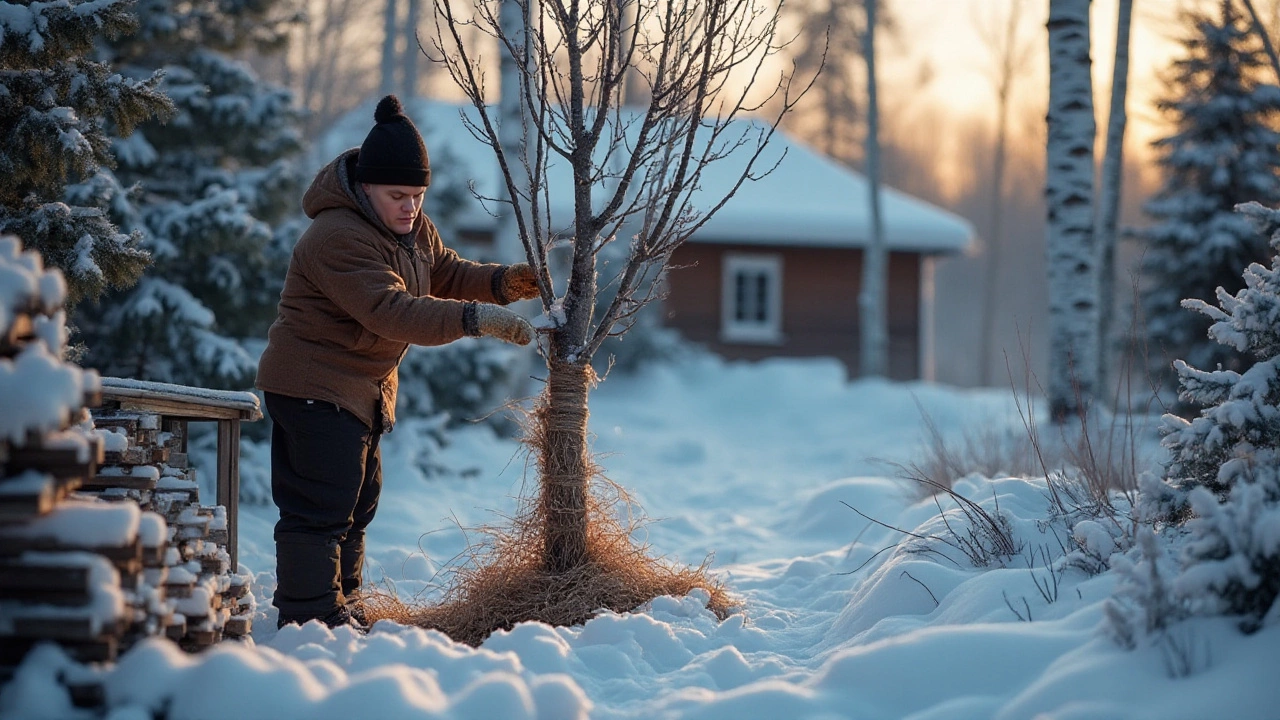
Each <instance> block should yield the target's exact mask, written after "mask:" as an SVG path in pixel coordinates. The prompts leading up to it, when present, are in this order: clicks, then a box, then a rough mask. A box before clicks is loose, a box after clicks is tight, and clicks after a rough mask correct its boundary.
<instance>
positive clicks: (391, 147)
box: [355, 95, 431, 187]
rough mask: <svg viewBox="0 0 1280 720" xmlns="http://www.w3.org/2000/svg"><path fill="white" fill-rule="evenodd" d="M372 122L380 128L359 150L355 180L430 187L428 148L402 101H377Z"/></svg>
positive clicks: (366, 138)
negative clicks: (405, 111)
mask: <svg viewBox="0 0 1280 720" xmlns="http://www.w3.org/2000/svg"><path fill="white" fill-rule="evenodd" d="M373 119H374V120H375V121H376V122H377V124H376V125H374V126H373V129H372V130H370V131H369V134H368V135H367V136H365V139H364V144H363V145H361V146H360V159H359V160H358V161H357V162H356V171H355V179H356V180H357V181H359V182H366V183H372V184H374V185H408V186H410V187H426V186H428V185H430V184H431V163H430V162H429V161H428V160H427V148H426V146H425V145H423V144H422V136H421V135H419V134H418V128H416V127H414V126H413V121H412V120H410V119H409V117H408V116H407V115H405V114H404V107H403V106H401V105H400V99H399V98H397V97H396V96H395V95H388V96H386V97H384V98H382V100H380V101H378V109H377V110H375V111H374V112H373Z"/></svg>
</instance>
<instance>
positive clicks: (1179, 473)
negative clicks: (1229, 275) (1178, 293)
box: [1143, 203, 1280, 630]
mask: <svg viewBox="0 0 1280 720" xmlns="http://www.w3.org/2000/svg"><path fill="white" fill-rule="evenodd" d="M1239 210H1240V212H1241V213H1242V214H1243V215H1247V216H1249V217H1250V218H1253V219H1255V220H1257V221H1259V222H1260V224H1261V225H1262V226H1263V228H1264V229H1265V230H1266V231H1268V232H1269V233H1270V237H1271V246H1272V247H1273V248H1274V250H1275V252H1276V253H1277V255H1276V257H1274V258H1273V259H1272V263H1271V267H1270V268H1266V267H1263V266H1261V265H1258V264H1256V263H1255V264H1253V265H1250V266H1249V268H1248V269H1247V270H1245V272H1244V282H1245V288H1244V289H1243V290H1240V291H1239V292H1237V293H1236V294H1234V295H1232V294H1229V293H1228V292H1227V291H1225V290H1223V289H1222V288H1219V289H1218V292H1217V296H1218V306H1216V307H1215V306H1213V305H1210V304H1208V303H1206V302H1203V301H1201V300H1187V301H1185V302H1184V304H1185V306H1186V307H1188V308H1191V309H1194V310H1198V311H1199V312H1201V313H1203V314H1205V315H1207V316H1209V318H1210V319H1211V320H1213V325H1212V326H1211V327H1210V328H1209V335H1210V337H1212V338H1213V339H1214V340H1216V341H1218V342H1219V343H1221V344H1222V345H1223V346H1226V347H1228V348H1231V349H1232V350H1233V351H1234V352H1236V353H1238V355H1239V358H1240V360H1239V365H1240V366H1241V367H1242V370H1243V372H1236V371H1234V370H1214V371H1204V370H1198V369H1196V368H1194V367H1192V366H1190V365H1188V364H1187V363H1184V362H1181V361H1179V362H1178V363H1177V371H1178V376H1179V380H1180V382H1181V397H1182V399H1183V400H1184V401H1186V402H1188V403H1195V404H1198V405H1202V406H1205V408H1204V410H1202V411H1201V412H1200V414H1199V417H1196V418H1195V419H1193V420H1190V421H1188V420H1184V419H1182V418H1179V417H1176V416H1173V415H1167V416H1165V425H1164V432H1165V438H1164V445H1165V447H1166V448H1168V450H1169V451H1170V459H1169V461H1168V464H1167V466H1166V468H1165V470H1166V473H1165V475H1166V477H1165V480H1164V482H1162V483H1159V482H1151V481H1148V482H1146V483H1144V488H1143V491H1144V504H1143V509H1144V512H1145V514H1146V515H1147V516H1148V517H1149V518H1153V519H1162V520H1165V521H1172V522H1182V521H1185V524H1186V529H1187V531H1188V533H1189V537H1188V539H1187V544H1186V546H1185V548H1184V550H1183V557H1182V562H1183V568H1182V572H1181V574H1180V575H1179V576H1178V578H1177V579H1176V581H1175V583H1174V588H1175V590H1176V592H1177V594H1178V595H1179V596H1181V597H1183V598H1186V599H1187V601H1188V602H1189V603H1191V606H1192V609H1193V610H1195V611H1197V612H1201V613H1210V614H1229V615H1239V616H1241V617H1242V626H1243V627H1244V628H1245V629H1246V630H1254V629H1257V628H1259V627H1261V626H1262V625H1264V624H1269V623H1273V622H1275V621H1276V620H1277V619H1280V609H1277V608H1278V607H1280V606H1278V605H1277V603H1276V598H1277V595H1280V212H1277V211H1275V210H1269V209H1267V208H1264V207H1262V206H1261V205H1258V204H1257V203H1249V204H1247V205H1241V206H1240V207H1239ZM1250 363H1251V364H1250Z"/></svg>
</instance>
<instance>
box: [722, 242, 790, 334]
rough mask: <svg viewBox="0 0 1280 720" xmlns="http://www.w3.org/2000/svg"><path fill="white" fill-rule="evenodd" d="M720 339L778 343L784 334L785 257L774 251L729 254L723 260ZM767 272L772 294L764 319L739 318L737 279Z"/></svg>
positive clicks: (765, 309) (769, 296)
mask: <svg viewBox="0 0 1280 720" xmlns="http://www.w3.org/2000/svg"><path fill="white" fill-rule="evenodd" d="M721 267H722V274H721V282H720V288H721V292H720V339H721V340H722V341H724V342H731V343H744V344H755V345H778V344H781V343H782V341H783V336H782V256H781V255H778V254H774V253H725V254H724V259H723V260H722V263H721ZM743 272H746V273H751V274H754V275H760V274H763V275H764V276H765V277H766V278H767V286H766V287H767V288H768V292H767V295H768V297H767V298H766V301H765V302H766V304H765V308H764V311H765V316H764V320H763V321H757V320H740V319H738V294H737V287H738V283H737V278H738V275H739V274H740V273H743Z"/></svg>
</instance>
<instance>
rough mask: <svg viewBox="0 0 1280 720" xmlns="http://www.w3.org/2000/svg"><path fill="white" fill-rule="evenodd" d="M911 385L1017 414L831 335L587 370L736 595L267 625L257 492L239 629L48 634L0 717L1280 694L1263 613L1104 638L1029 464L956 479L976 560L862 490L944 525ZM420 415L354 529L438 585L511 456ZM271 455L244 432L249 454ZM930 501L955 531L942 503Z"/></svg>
mask: <svg viewBox="0 0 1280 720" xmlns="http://www.w3.org/2000/svg"><path fill="white" fill-rule="evenodd" d="M917 402H918V403H919V405H920V406H921V407H923V408H924V410H925V411H926V412H928V413H929V415H930V416H931V417H932V418H933V420H934V421H935V422H936V423H937V425H938V427H939V428H940V429H941V430H942V431H943V433H944V434H946V435H948V436H950V437H959V436H960V435H961V434H962V433H963V432H964V430H965V429H966V428H977V427H994V428H997V429H1007V430H1008V431H1009V432H1011V433H1016V432H1018V431H1019V429H1020V428H1021V421H1020V420H1019V419H1018V416H1017V413H1016V411H1015V408H1014V404H1013V397H1012V395H1011V394H1010V393H1009V392H1007V391H994V390H993V391H968V390H957V389H954V388H948V387H942V386H934V385H928V384H923V383H912V384H894V383H888V382H882V381H858V382H853V383H849V382H846V381H845V380H844V378H843V371H842V370H841V368H840V367H839V366H838V365H836V364H835V363H833V362H827V361H772V362H765V363H759V364H736V363H724V362H722V361H719V360H715V359H711V358H705V357H704V358H699V359H696V360H693V361H689V362H687V363H684V364H681V365H679V366H674V367H661V368H653V369H650V370H648V371H646V372H644V373H643V374H641V375H639V376H634V377H623V376H615V377H612V378H609V379H608V380H607V381H606V382H605V383H603V384H602V385H601V387H600V388H599V389H598V390H597V391H596V392H595V393H594V394H593V395H592V399H591V411H592V414H591V431H592V432H593V433H594V435H595V439H594V447H595V449H596V450H597V451H598V452H599V453H600V454H601V458H600V462H601V464H602V465H603V467H604V468H605V469H606V472H607V474H608V475H609V477H610V478H612V479H613V480H615V481H617V482H619V483H621V484H622V485H624V486H626V487H627V488H628V489H629V490H631V491H632V493H633V494H634V496H635V499H636V500H637V502H638V504H639V505H640V507H642V508H643V509H644V510H645V511H646V512H647V514H648V515H649V516H650V518H651V519H652V520H653V522H652V523H651V524H650V525H649V526H648V535H647V539H648V541H649V542H650V543H651V544H652V546H653V549H654V551H655V552H657V553H660V554H664V555H667V556H669V557H672V558H675V559H678V560H681V561H683V562H688V563H699V562H701V561H702V560H703V558H704V557H706V556H707V555H708V554H712V553H714V557H713V561H712V568H713V570H714V571H715V572H716V573H717V574H718V576H719V577H721V578H722V579H724V580H725V581H726V582H727V583H728V584H729V586H730V588H731V589H732V591H733V592H734V593H735V594H736V595H737V596H738V597H739V598H740V599H741V600H742V605H743V611H742V612H741V613H740V614H737V615H734V616H732V617H730V618H729V619H728V620H726V621H723V622H720V621H717V620H716V618H715V617H714V616H713V615H711V614H710V613H708V612H707V611H705V610H704V609H703V608H702V606H701V604H700V598H698V597H690V598H660V599H658V600H655V601H654V602H653V603H652V604H651V606H650V607H647V608H644V609H643V610H642V611H641V612H637V613H633V614H625V615H616V614H604V615H602V616H600V617H597V618H595V619H593V620H591V621H590V622H588V623H586V624H585V625H584V626H580V627H572V628H551V627H548V626H545V625H537V624H524V625H520V626H518V627H516V628H515V629H514V630H512V631H511V632H506V633H498V634H496V635H494V636H493V637H491V638H490V639H489V640H488V641H487V642H486V643H485V644H484V645H483V646H482V647H481V648H480V649H478V650H477V649H471V648H468V647H465V646H461V645H457V644H454V643H452V642H450V641H449V640H448V639H447V638H445V637H444V636H442V635H440V634H439V633H435V632H426V631H422V630H418V629H415V628H406V627H400V626H397V625H394V624H392V623H387V622H383V623H379V624H378V625H376V626H375V627H374V628H373V629H372V631H371V632H370V633H369V634H368V635H367V636H362V635H359V634H357V633H355V632H354V631H351V630H348V629H345V628H344V629H339V630H337V631H330V630H327V629H325V628H323V627H321V626H319V625H318V624H314V623H313V624H309V625H307V626H305V627H301V628H299V627H288V628H285V629H284V630H281V631H279V632H277V631H276V630H275V629H274V626H275V623H274V610H273V609H272V608H271V607H270V600H269V598H270V594H271V590H272V586H273V577H274V575H273V574H274V558H273V555H272V553H273V547H272V540H271V529H272V523H273V522H274V516H273V512H272V510H271V508H258V507H248V508H246V507H243V506H242V508H241V511H242V515H241V525H240V527H241V542H240V552H241V563H242V565H243V566H244V567H245V568H246V569H247V570H249V571H251V572H252V573H254V575H255V582H254V592H255V595H256V596H257V598H258V601H259V611H260V615H259V617H257V618H256V619H255V629H254V633H253V636H252V641H251V642H247V643H242V644H235V643H223V644H221V645H219V646H216V647H215V648H213V649H212V650H209V651H207V652H205V653H203V654H201V655H198V656H190V655H186V654H184V653H182V652H180V651H178V650H176V649H175V648H174V647H173V646H172V645H171V644H168V643H166V642H163V641H158V640H157V641H150V642H145V643H143V644H141V645H140V646H138V647H136V648H134V649H133V650H131V651H130V652H129V653H127V654H126V655H125V656H124V657H123V658H122V659H121V660H120V662H119V663H118V664H117V665H116V666H114V667H111V668H104V669H94V668H86V667H81V666H76V665H74V664H71V663H68V661H67V660H66V659H65V657H64V656H63V655H62V654H61V652H60V651H58V650H56V649H55V648H52V647H45V648H42V649H40V650H39V651H38V652H36V653H35V654H33V655H32V656H30V657H29V658H28V660H27V661H26V662H25V663H24V664H23V666H22V667H21V668H20V669H19V671H18V674H17V675H16V677H15V678H14V680H12V681H11V682H10V683H9V684H8V685H6V686H5V687H4V688H3V690H0V717H4V718H70V717H76V713H75V710H74V709H73V708H72V707H71V706H70V704H69V700H67V698H66V694H65V692H64V691H63V690H62V689H61V687H60V685H59V684H58V682H59V681H58V678H59V677H64V678H66V679H68V680H71V681H74V680H75V679H76V678H78V677H84V676H89V675H93V674H98V675H100V676H104V677H105V678H106V680H107V688H108V704H109V707H110V708H111V712H112V714H111V715H110V717H112V718H120V719H123V718H142V717H151V715H150V714H149V713H156V714H157V716H163V717H167V718H171V719H173V720H179V719H186V718H226V717H238V718H246V719H252V718H270V719H271V720H285V719H287V718H343V719H344V720H345V719H348V718H352V717H360V718H456V719H459V720H463V719H467V720H470V719H476V720H479V719H484V720H489V719H491V718H513V719H519V718H530V719H532V718H537V719H539V720H561V719H572V718H585V717H591V718H609V719H612V718H644V719H650V718H687V719H691V720H692V719H694V718H700V719H706V720H728V719H734V720H737V719H739V718H760V719H762V720H764V719H769V720H773V719H783V718H786V719H790V718H797V719H798V718H812V719H814V720H817V719H819V718H821V719H823V720H834V719H836V718H859V719H863V718H865V719H876V718H886V719H888V718H915V719H917V720H925V719H926V718H928V719H937V720H942V719H946V720H958V719H963V718H974V719H975V720H976V719H983V720H988V719H991V718H1032V717H1052V718H1060V719H1068V718H1090V719H1106V718H1152V719H1153V720H1154V719H1159V720H1171V719H1176V718H1187V719H1189V720H1191V719H1201V718H1233V719H1236V720H1247V719H1249V718H1259V719H1262V718H1276V717H1277V714H1276V713H1277V710H1276V708H1277V707H1278V706H1280V684H1278V683H1276V682H1275V673H1276V668H1277V667H1280V628H1278V627H1275V626H1273V627H1271V628H1269V629H1267V630H1265V631H1263V632H1260V633H1257V634H1255V635H1253V636H1249V637H1245V636H1241V635H1239V634H1238V633H1237V632H1236V631H1235V630H1234V629H1233V626H1232V625H1231V624H1230V623H1229V622H1227V621H1222V620H1197V621H1193V622H1190V623H1184V624H1183V625H1182V626H1180V627H1178V628H1177V629H1176V630H1175V632H1174V633H1173V634H1171V636H1170V637H1171V640H1170V641H1169V642H1165V643H1162V644H1151V643H1148V644H1146V645H1143V646H1141V647H1139V649H1137V650H1135V651H1125V650H1122V649H1120V648H1119V647H1118V646H1117V645H1116V644H1115V643H1113V642H1112V641H1111V640H1110V639H1109V638H1108V636H1107V635H1106V634H1105V633H1104V632H1103V631H1102V627H1103V607H1104V604H1105V602H1106V601H1107V599H1108V598H1109V597H1110V595H1111V592H1112V590H1113V588H1114V586H1115V584H1116V578H1115V576H1114V574H1113V573H1103V574H1101V575H1096V576H1090V575H1088V574H1086V573H1085V572H1083V571H1082V570H1079V569H1075V568H1071V567H1066V566H1064V565H1063V564H1062V562H1061V559H1060V558H1061V556H1062V554H1063V552H1062V548H1063V547H1064V545H1063V543H1064V542H1065V537H1063V536H1062V533H1063V532H1065V526H1062V525H1061V523H1060V522H1051V521H1050V519H1049V517H1048V512H1047V508H1048V502H1047V500H1046V494H1045V485H1044V481H1043V479H1040V480H1036V479H1034V478H1032V479H1017V478H997V479H994V480H988V479H985V478H981V477H977V476H971V477H968V478H966V479H964V480H962V481H960V482H959V483H958V484H957V486H956V487H957V490H958V491H960V492H961V493H963V494H964V495H965V496H966V497H969V498H972V499H974V500H978V501H980V502H981V503H982V504H983V506H984V507H985V508H986V509H988V510H989V511H992V510H994V509H995V506H996V504H998V506H999V510H1000V512H1001V513H1002V514H1003V515H1004V516H1005V517H1006V518H1007V520H1008V521H1009V524H1010V528H1011V530H1012V533H1013V536H1014V538H1015V539H1016V540H1017V542H1018V543H1019V545H1020V550H1019V552H1018V553H1016V554H1013V555H1010V556H1008V557H1004V558H996V559H994V560H993V561H992V562H991V563H990V565H989V566H988V567H985V568H975V567H974V566H973V564H972V563H971V562H970V561H969V559H968V558H966V557H965V556H964V555H963V554H962V553H960V552H958V551H957V550H956V549H955V548H953V547H949V546H947V545H946V544H944V543H942V542H940V541H937V540H935V541H931V542H930V543H929V544H928V549H927V550H925V551H923V552H922V551H921V550H922V546H921V545H920V543H919V542H914V541H908V542H903V540H904V536H903V535H902V534H901V533H900V532H897V531H894V530H891V529H888V528H885V527H882V526H880V525H876V524H874V523H871V522H869V521H867V520H865V519H863V518H862V517H860V516H859V515H858V514H857V513H855V512H854V511H853V510H851V509H850V508H849V507H848V506H853V507H856V508H857V509H858V510H859V511H861V512H862V513H865V514H866V515H868V516H871V517H874V518H876V519H877V520H880V521H883V522H884V523H886V524H888V525H892V526H895V527H898V528H902V529H908V530H911V531H912V532H914V533H917V534H920V535H925V536H930V535H932V536H941V537H946V536H947V528H946V526H945V525H944V524H943V518H941V517H940V516H939V513H938V507H937V506H936V505H935V504H934V503H933V502H932V501H921V500H919V499H918V497H919V496H918V493H917V492H916V491H915V488H912V487H910V486H909V484H907V483H904V482H903V481H900V480H898V479H895V478H894V477H893V476H894V471H893V470H892V468H891V467H889V466H888V465H886V464H885V463H884V462H878V461H877V460H876V459H879V460H881V461H886V460H887V461H897V462H909V461H911V460H912V459H913V458H919V456H920V453H921V446H922V442H923V437H924V433H923V427H922V423H921V416H920V409H919V408H918V407H917ZM421 437H423V436H422V435H421V434H418V433H415V425H414V423H413V422H407V423H402V425H401V427H399V428H398V429H397V430H396V432H395V433H393V434H392V435H390V436H388V437H387V438H386V441H385V445H384V456H383V461H384V465H385V467H386V476H385V491H384V496H383V501H382V507H381V509H380V511H379V516H378V518H377V520H375V522H374V525H373V527H372V528H371V534H370V537H369V551H370V560H371V563H370V564H371V573H372V575H373V577H374V578H375V579H376V580H379V581H381V582H384V583H387V584H388V585H394V587H395V588H396V589H397V591H398V592H399V593H400V594H401V596H402V597H411V596H414V595H417V596H420V597H423V598H431V597H433V593H436V592H438V590H439V586H440V581H441V577H442V576H441V575H440V574H439V573H440V570H441V568H442V567H443V566H445V565H446V563H448V561H449V560H450V559H452V558H454V557H455V556H456V555H457V554H458V553H459V552H461V551H462V550H463V549H464V548H465V546H466V542H467V537H468V535H467V533H466V532H464V531H462V530H460V529H459V528H460V527H473V526H476V525H479V524H483V523H488V522H493V521H494V520H495V519H496V513H502V512H510V511H511V510H512V509H513V507H514V505H515V501H514V499H513V497H514V496H515V495H516V494H517V493H519V492H520V490H521V487H522V484H523V482H524V478H525V477H526V468H525V457H524V456H523V455H522V454H521V453H520V452H519V449H518V447H517V445H516V444H515V443H514V442H512V441H510V440H505V439H501V438H498V437H496V436H495V435H494V434H493V433H492V432H490V431H489V430H488V429H487V428H486V427H481V426H476V427H469V428H465V429H463V430H461V431H459V432H457V433H455V434H453V435H452V438H451V440H452V441H451V443H450V445H449V446H448V447H447V448H446V449H445V450H443V451H442V452H441V453H440V455H439V456H438V457H434V458H432V460H433V462H434V463H438V464H441V465H443V466H445V467H447V468H450V469H451V470H452V472H450V473H446V474H444V475H443V476H437V477H433V478H432V479H427V478H425V477H423V476H422V474H421V473H419V472H418V471H417V470H416V469H415V468H416V465H415V462H414V460H415V458H416V457H417V455H418V454H419V452H420V451H421V449H422V447H423V446H424V442H423V441H421V440H420V438H421ZM264 458H265V453H263V452H261V451H255V450H254V449H253V448H251V447H250V448H249V449H248V450H247V451H246V457H245V458H244V460H243V462H245V463H254V462H262V461H263V459H264ZM846 504H847V505H846ZM943 507H944V508H953V506H951V505H949V504H945V503H944V504H943ZM946 519H947V522H948V523H950V524H951V526H952V527H953V528H954V529H956V530H958V531H959V532H960V533H962V534H963V533H964V532H965V530H964V528H965V527H966V526H965V524H964V522H963V519H962V518H960V517H958V516H957V514H956V511H955V510H954V509H951V511H950V512H949V513H948V515H947V516H946ZM1046 556H1047V557H1048V565H1047V564H1046V562H1045V557H1046Z"/></svg>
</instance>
